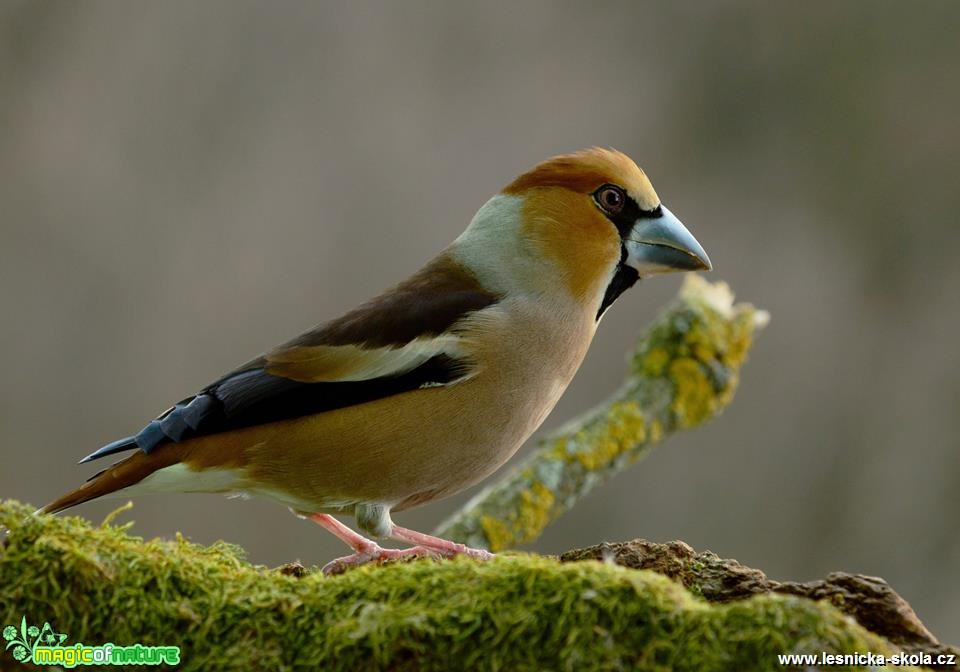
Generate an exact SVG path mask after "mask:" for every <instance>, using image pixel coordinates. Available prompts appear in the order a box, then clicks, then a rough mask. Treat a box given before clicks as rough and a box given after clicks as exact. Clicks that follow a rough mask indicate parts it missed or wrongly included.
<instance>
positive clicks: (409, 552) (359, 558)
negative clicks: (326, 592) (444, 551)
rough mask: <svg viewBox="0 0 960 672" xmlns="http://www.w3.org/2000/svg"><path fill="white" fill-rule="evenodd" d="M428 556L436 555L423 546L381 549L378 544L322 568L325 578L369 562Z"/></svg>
mask: <svg viewBox="0 0 960 672" xmlns="http://www.w3.org/2000/svg"><path fill="white" fill-rule="evenodd" d="M429 555H437V553H436V551H434V550H432V549H429V548H426V547H425V546H413V547H411V548H383V547H382V546H380V545H378V544H373V545H372V547H369V548H365V549H363V550H362V551H357V552H356V553H353V554H352V555H345V556H343V557H342V558H337V559H335V560H331V561H330V562H328V563H327V564H325V565H324V566H323V573H324V574H326V575H327V576H332V575H334V574H342V573H343V572H345V571H347V570H348V569H351V568H352V567H359V566H360V565H365V564H367V563H369V562H376V563H381V562H384V561H389V560H407V559H413V558H423V557H426V556H429Z"/></svg>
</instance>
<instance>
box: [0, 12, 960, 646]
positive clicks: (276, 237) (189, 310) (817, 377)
mask: <svg viewBox="0 0 960 672" xmlns="http://www.w3.org/2000/svg"><path fill="white" fill-rule="evenodd" d="M958 29H960V3H956V2H946V1H943V2H931V1H927V2H918V3H894V2H847V3H829V2H814V3H785V2H783V3H769V2H714V3H693V2H690V3H668V2H660V3H649V2H625V3H610V2H604V3H545V2H523V3H494V4H490V3H444V2H439V1H437V2H431V3H419V2H404V3H391V2H383V3H376V4H370V3H365V2H351V3H348V2H342V3H327V2H315V3H297V2H279V3H269V2H266V1H263V2H233V1H231V2H199V3H198V2H163V3H160V2H154V3H148V2H120V1H116V2H83V3H72V2H45V1H23V2H14V1H10V0H4V1H3V2H0V213H2V214H0V309H2V328H0V352H2V371H3V373H2V376H3V385H2V388H0V497H15V498H19V499H22V500H26V501H30V502H33V503H34V504H42V503H44V502H46V501H48V500H50V499H52V498H53V497H54V496H56V495H58V494H60V493H61V492H63V491H64V490H66V489H67V488H70V487H73V486H75V485H77V484H78V483H80V482H82V480H83V479H84V478H86V477H87V476H88V475H90V474H91V473H93V471H94V470H95V468H96V467H95V466H94V465H87V466H83V467H78V466H75V461H76V460H77V459H78V458H80V457H82V456H83V455H85V454H86V453H87V452H89V451H90V450H91V449H94V448H96V447H98V446H100V445H101V444H103V443H105V442H107V441H109V440H112V439H114V438H116V437H118V436H121V435H125V434H127V433H131V432H133V431H135V430H137V429H139V427H140V426H142V424H144V423H145V422H146V421H147V420H149V419H150V418H152V417H153V416H154V415H155V414H156V413H158V412H159V411H162V410H163V409H164V408H166V407H167V405H168V404H169V403H170V402H172V401H175V400H177V399H180V398H181V397H183V396H185V395H186V394H188V393H191V392H193V391H195V390H197V389H198V388H199V387H200V386H202V385H204V384H205V383H208V382H210V381H211V380H213V379H214V378H215V377H217V376H218V375H219V374H221V373H222V372H224V371H226V370H228V369H230V368H232V366H234V365H235V364H237V363H239V362H241V361H243V360H245V359H246V358H248V357H250V356H252V355H254V354H256V353H258V352H260V351H262V350H264V349H265V348H267V347H269V346H272V345H274V344H275V343H277V342H280V341H282V340H285V339H286V338H288V337H291V336H293V335H295V334H297V333H299V332H300V331H301V330H303V329H305V328H308V327H310V326H312V325H313V324H314V323H316V322H319V321H322V320H324V319H328V318H331V317H334V316H336V315H338V314H339V313H341V312H342V311H344V310H345V309H347V308H350V307H352V306H353V305H354V304H356V303H357V302H359V301H361V300H363V299H365V298H367V297H369V296H370V295H371V294H373V293H375V292H377V291H379V290H380V289H382V288H384V287H386V286H388V285H390V284H392V283H394V282H395V281H397V280H399V279H401V278H403V277H405V276H406V275H407V274H409V273H410V272H412V271H413V270H415V269H416V268H417V267H418V266H419V265H420V264H422V263H423V262H425V261H426V260H427V259H428V258H429V257H430V256H431V255H432V254H433V253H435V252H436V251H438V250H439V249H440V248H442V247H443V246H444V245H446V244H447V243H448V242H449V241H450V240H452V239H453V238H454V237H455V236H456V235H457V234H458V233H459V232H460V231H461V229H462V228H463V227H464V226H465V225H466V224H467V222H468V221H469V219H470V218H471V216H472V215H473V213H474V212H475V210H476V209H477V208H478V207H479V206H480V205H481V204H482V203H483V202H484V201H485V200H486V199H487V198H488V197H489V196H491V195H492V194H494V193H495V192H496V191H498V190H499V189H500V187H501V186H503V185H504V184H505V183H506V182H508V181H509V180H510V179H511V178H512V177H513V176H514V175H516V174H518V173H520V172H522V171H523V170H525V169H527V168H528V167H530V166H531V165H532V164H534V163H535V162H537V161H539V160H541V159H543V158H545V157H547V156H549V155H552V154H555V153H559V152H566V151H570V150H575V149H578V148H582V147H585V146H589V145H609V146H615V147H617V148H619V149H622V150H623V151H625V152H627V153H629V154H631V155H632V156H633V157H634V158H636V159H637V160H638V162H639V163H640V164H641V165H642V166H643V167H644V168H645V169H646V170H647V172H648V173H649V175H650V176H651V178H652V180H653V183H654V184H655V186H656V188H657V190H658V192H659V194H660V196H661V197H662V198H663V200H664V202H665V203H667V204H668V205H669V206H670V207H671V208H672V209H673V211H674V212H676V213H677V214H678V215H679V216H680V217H681V218H682V219H683V220H684V221H685V222H686V223H687V225H688V226H689V227H690V229H691V230H692V231H693V232H694V233H695V234H696V235H697V237H698V238H699V239H700V241H701V242H702V243H703V244H704V246H705V247H706V249H707V250H708V251H709V253H710V256H711V258H712V259H713V261H714V264H715V267H716V271H715V272H714V273H713V274H712V275H711V279H723V280H726V281H728V282H730V283H731V284H732V286H733V287H734V289H735V290H736V291H737V292H738V295H739V297H740V298H741V299H743V300H747V301H751V302H754V303H756V304H757V305H759V306H762V307H764V308H766V309H768V310H770V312H771V313H772V316H773V321H772V323H771V325H770V327H769V328H768V329H767V331H766V332H765V333H764V334H763V336H762V338H761V339H760V340H759V342H758V344H757V347H756V349H755V350H754V352H753V354H752V356H751V360H750V362H749V363H748V365H747V367H746V369H745V371H744V375H743V378H742V386H741V389H740V391H739V393H738V396H737V398H736V400H735V402H734V403H733V405H732V407H731V408H730V409H729V410H728V411H727V412H726V413H725V414H724V415H723V416H722V417H721V418H720V419H718V420H716V421H714V422H712V423H710V424H708V425H706V426H704V427H702V428H700V429H698V430H696V431H694V432H690V433H689V434H685V435H682V436H677V437H674V438H671V439H670V440H669V442H668V443H666V444H664V445H662V446H661V447H660V448H659V449H658V450H657V451H656V452H655V453H654V454H653V456H652V457H650V458H649V459H647V460H645V461H644V462H642V463H641V464H640V465H638V466H637V467H636V468H634V469H633V471H632V472H630V473H628V474H625V475H622V476H621V477H619V478H618V479H617V480H616V481H615V482H614V483H612V484H611V485H610V486H609V487H606V488H604V489H602V490H599V491H596V492H595V493H594V494H593V495H592V496H591V497H590V499H589V500H588V501H586V502H584V503H583V505H582V506H580V507H579V508H578V509H577V510H576V511H574V512H572V513H571V514H569V515H568V516H567V517H565V518H564V519H563V520H561V521H560V522H558V523H557V524H556V525H555V526H553V527H552V528H551V529H550V530H549V531H548V533H547V534H546V535H545V536H544V537H543V538H542V539H541V540H540V541H539V542H538V543H537V544H536V545H535V546H534V548H535V549H536V550H538V551H544V552H556V551H561V550H564V549H567V548H571V547H575V546H583V545H589V544H593V543H596V542H599V541H602V540H604V539H607V540H623V539H629V538H633V537H638V536H643V537H646V538H649V539H654V540H669V539H675V538H679V539H684V540H686V541H687V542H689V543H690V544H692V545H693V546H695V547H696V548H698V549H701V550H702V549H710V550H713V551H715V552H716V553H718V554H720V555H721V556H726V557H735V558H738V559H739V560H741V561H742V562H744V563H746V564H749V565H752V566H755V567H760V568H762V569H764V570H765V571H767V572H768V573H769V574H770V575H771V576H773V577H774V578H781V579H788V578H789V579H798V580H800V579H813V578H817V577H821V576H823V575H824V574H826V573H827V572H830V571H832V570H847V571H854V572H864V573H868V574H875V575H880V576H883V577H885V578H886V579H888V580H889V581H890V583H891V584H892V585H893V586H894V587H895V588H896V589H897V590H899V591H900V592H901V593H902V594H903V595H904V596H905V597H906V598H907V599H908V600H909V601H910V602H911V603H912V604H913V605H914V606H915V608H916V609H917V611H918V612H919V614H920V616H921V617H922V618H923V619H924V621H925V622H926V623H927V624H928V625H929V626H930V627H931V628H932V629H933V630H934V632H935V633H936V634H937V635H939V636H940V637H942V638H943V639H945V640H947V641H952V642H954V643H956V642H960V578H958V571H957V570H958V568H960V534H958V524H957V519H958V514H960V487H958V478H960V441H958V432H960V413H958V401H960V356H958V353H957V342H958V340H957V330H958V328H960V305H958V303H960V302H958V299H957V294H958V289H960V263H958V262H957V255H958V253H960V226H958V222H957V213H958V212H960V188H958V187H960V185H958V175H960V170H958V169H960V132H958V125H957V119H958V117H957V115H958V112H957V110H958V107H960V41H958V40H957V34H958ZM679 283H680V277H677V276H672V277H666V278H656V279H653V280H650V281H647V282H644V283H643V284H642V286H640V287H638V288H637V289H636V290H634V291H632V292H630V293H628V294H627V295H625V296H624V297H623V298H622V299H621V300H620V301H619V302H618V303H617V305H616V306H615V307H614V309H613V310H612V311H611V312H610V313H609V314H608V317H607V318H606V319H605V320H604V323H603V325H602V328H601V329H600V332H599V334H598V336H597V339H596V342H595V343H594V346H593V349H592V351H591V353H590V355H589V357H588V359H587V361H586V362H585V364H584V366H583V368H582V369H581V372H580V374H579V375H578V377H577V379H576V380H575V382H574V384H573V386H572V387H571V389H570V390H569V392H568V394H567V395H566V396H565V397H564V399H563V400H562V401H561V403H560V405H559V406H558V408H557V409H556V411H555V412H554V414H553V415H552V416H551V418H550V419H549V420H548V421H547V423H546V426H545V428H547V429H549V428H551V427H556V426H557V425H558V424H560V423H561V422H562V421H564V420H566V419H569V418H570V417H571V416H573V415H575V414H578V413H579V412H581V411H583V410H584V409H586V408H588V407H590V406H592V405H594V404H596V403H597V402H599V401H600V400H601V399H603V398H604V397H605V396H606V395H607V394H609V393H610V392H611V391H612V390H613V389H615V388H616V387H617V385H618V382H619V380H620V378H621V373H622V371H623V363H624V353H625V351H626V350H627V349H628V348H629V347H630V345H631V343H632V342H633V338H634V335H635V334H636V333H638V332H639V331H640V330H641V329H642V328H643V327H644V325H645V324H647V323H648V321H649V320H651V319H652V317H653V316H654V315H655V314H656V313H657V311H658V310H659V308H660V307H661V306H662V305H663V304H664V303H665V302H667V301H669V300H670V299H671V297H672V296H673V295H674V293H675V292H676V290H677V288H678V286H679ZM468 494H469V493H468ZM468 494H465V495H463V496H461V497H458V498H456V499H455V500H449V501H445V502H441V503H437V504H433V505H430V506H426V507H424V508H422V509H419V510H415V511H413V512H410V513H404V514H400V516H399V518H398V520H399V521H401V522H402V523H403V524H405V525H409V526H414V527H416V526H419V527H420V528H424V529H431V528H432V527H433V526H434V525H436V524H437V523H438V522H440V520H441V519H443V518H444V517H445V516H446V515H447V514H448V513H450V512H451V511H452V510H453V509H454V508H455V507H457V506H458V505H459V504H460V503H462V502H463V501H464V499H465V498H466V497H467V496H468ZM117 504H118V502H117V501H109V502H101V503H95V504H89V505H85V506H83V507H81V508H80V509H77V510H76V511H75V513H77V514H80V515H83V516H86V517H89V518H90V519H92V520H95V521H99V520H100V519H101V518H102V517H103V516H104V515H105V514H106V513H107V512H108V511H110V510H111V509H112V508H114V507H116V506H117ZM124 518H125V519H129V518H133V519H135V520H136V521H137V522H136V527H135V528H134V529H135V531H138V532H139V533H140V534H142V535H144V536H148V537H149V536H154V535H162V536H168V537H169V536H171V535H173V534H174V533H175V532H176V531H177V530H182V531H183V532H184V533H185V534H186V535H187V536H188V537H190V538H192V539H193V540H195V541H198V542H203V543H207V542H211V541H213V540H216V539H219V538H224V539H227V540H229V541H231V542H235V543H238V544H241V545H243V546H244V547H245V548H246V549H248V550H249V554H250V557H251V559H252V560H253V561H255V562H259V563H267V564H279V563H281V562H284V561H288V560H292V559H294V558H301V559H302V560H304V561H305V562H307V563H308V564H312V563H322V562H324V561H326V560H328V559H330V558H332V557H333V556H334V555H335V554H341V553H342V552H343V550H344V549H342V548H340V547H339V546H338V544H337V543H336V542H335V540H333V539H332V538H331V537H330V536H329V535H327V534H326V533H324V532H323V531H322V530H320V529H317V528H316V527H315V526H312V525H310V524H308V523H305V522H302V521H299V520H297V519H295V518H294V517H293V516H291V515H290V514H289V513H287V511H285V510H284V509H283V508H281V507H279V506H277V505H275V504H270V503H266V502H260V501H237V500H227V499H225V498H224V497H221V496H214V495H209V496H207V495H182V496H163V497H153V498H149V497H148V498H143V499H140V500H138V501H137V502H136V506H135V508H134V510H133V512H132V513H131V514H125V515H124Z"/></svg>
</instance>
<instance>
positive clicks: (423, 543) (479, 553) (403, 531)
mask: <svg viewBox="0 0 960 672" xmlns="http://www.w3.org/2000/svg"><path fill="white" fill-rule="evenodd" d="M390 538H391V539H397V540H399V541H408V542H410V543H411V544H417V545H418V547H422V548H428V549H430V550H431V551H433V552H434V553H438V554H439V555H442V556H443V557H445V558H451V557H453V556H455V555H466V556H467V557H470V558H477V559H478V560H489V559H490V558H492V557H493V553H491V552H490V551H485V550H484V549H482V548H470V547H469V546H464V545H463V544H458V543H457V542H455V541H448V540H446V539H441V538H440V537H434V536H431V535H429V534H424V533H423V532H417V531H416V530H408V529H407V528H405V527H400V526H399V525H394V526H393V527H392V528H391V529H390Z"/></svg>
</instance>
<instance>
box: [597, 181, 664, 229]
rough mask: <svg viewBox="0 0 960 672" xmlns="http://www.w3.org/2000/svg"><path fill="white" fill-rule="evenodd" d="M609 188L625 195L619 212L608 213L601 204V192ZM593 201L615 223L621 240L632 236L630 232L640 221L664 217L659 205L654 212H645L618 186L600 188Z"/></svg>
mask: <svg viewBox="0 0 960 672" xmlns="http://www.w3.org/2000/svg"><path fill="white" fill-rule="evenodd" d="M609 187H614V188H616V189H619V190H620V192H621V193H622V194H623V197H624V199H625V202H624V204H623V207H622V208H621V209H620V211H619V212H616V213H610V212H608V211H607V210H606V209H605V208H604V207H603V204H602V203H601V202H600V199H599V197H600V194H601V192H603V190H604V189H607V188H609ZM593 200H594V202H595V203H596V204H597V207H598V208H600V212H602V213H603V214H604V216H605V217H606V218H607V219H609V220H610V221H611V222H613V225H614V226H616V227H617V232H618V233H619V234H620V238H621V239H622V238H626V237H627V236H628V235H630V231H631V229H633V225H634V224H636V223H637V220H638V219H657V218H658V217H662V216H663V208H661V207H660V206H659V205H658V206H657V207H656V208H654V209H653V210H644V209H643V208H641V207H640V205H639V204H638V203H637V202H636V201H635V200H633V198H632V197H631V196H630V194H629V193H627V191H626V189H624V188H623V187H620V186H618V185H616V184H603V185H600V187H599V188H598V189H597V190H596V191H594V192H593Z"/></svg>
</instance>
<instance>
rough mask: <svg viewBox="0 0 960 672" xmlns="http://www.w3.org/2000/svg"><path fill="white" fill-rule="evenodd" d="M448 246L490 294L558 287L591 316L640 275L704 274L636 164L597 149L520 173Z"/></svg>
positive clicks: (687, 237) (703, 261)
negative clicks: (490, 287) (494, 288)
mask: <svg viewBox="0 0 960 672" xmlns="http://www.w3.org/2000/svg"><path fill="white" fill-rule="evenodd" d="M455 248H456V249H457V250H458V253H459V256H460V257H461V258H462V259H464V261H465V262H466V263H467V264H468V266H470V267H471V269H473V270H474V271H475V272H476V273H477V274H478V275H480V276H481V279H482V280H483V281H484V282H486V283H488V284H492V285H499V287H497V289H500V290H501V291H518V290H520V291H536V292H547V291H553V290H555V289H556V287H557V286H559V287H561V288H562V290H563V291H565V292H566V293H568V294H569V295H572V296H573V297H574V298H575V299H576V300H577V301H579V302H581V303H582V304H585V305H586V306H587V307H588V308H589V309H591V310H595V311H596V316H597V319H599V317H600V316H601V315H602V314H603V312H604V311H605V310H606V309H607V308H608V307H609V306H610V304H611V303H613V301H614V300H615V299H616V298H617V297H618V296H619V295H620V294H621V293H622V292H623V291H625V290H626V289H628V288H629V287H631V286H632V285H633V284H634V283H635V282H636V281H637V280H638V279H640V278H644V277H647V276H650V275H654V274H656V273H669V272H672V271H697V270H709V269H710V268H711V265H710V259H709V258H708V257H707V253H706V252H704V250H703V248H702V247H701V246H700V243H698V242H697V240H696V238H694V237H693V235H692V234H691V233H690V232H689V231H687V229H686V227H684V225H683V224H681V223H680V220H679V219H677V218H676V217H675V216H674V214H673V213H672V212H670V211H669V210H668V209H667V208H665V207H664V206H663V205H662V204H661V203H660V199H659V197H658V196H657V193H656V192H655V191H654V189H653V185H652V184H650V180H649V179H647V176H646V174H644V172H643V171H642V170H640V168H638V167H637V164H635V163H634V162H633V161H632V160H631V159H630V157H628V156H626V155H625V154H622V153H620V152H617V151H614V150H608V149H600V148H593V149H587V150H584V151H580V152H576V153H574V154H566V155H562V156H556V157H553V158H551V159H548V160H546V161H544V162H543V163H540V164H539V165H537V166H535V167H534V168H533V169H532V170H530V171H528V172H526V173H524V174H523V175H520V176H519V177H518V178H516V179H515V180H513V181H512V182H511V183H510V184H508V185H507V186H506V187H505V188H504V189H503V191H502V192H501V193H500V194H498V195H497V196H495V197H493V198H492V199H490V201H488V202H487V203H486V204H485V205H484V206H483V207H482V208H481V209H480V211H479V212H478V213H477V215H476V216H475V217H474V219H473V221H472V222H471V224H470V226H469V227H468V228H467V230H466V231H465V232H464V233H463V235H461V236H460V238H458V239H457V242H456V243H455Z"/></svg>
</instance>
